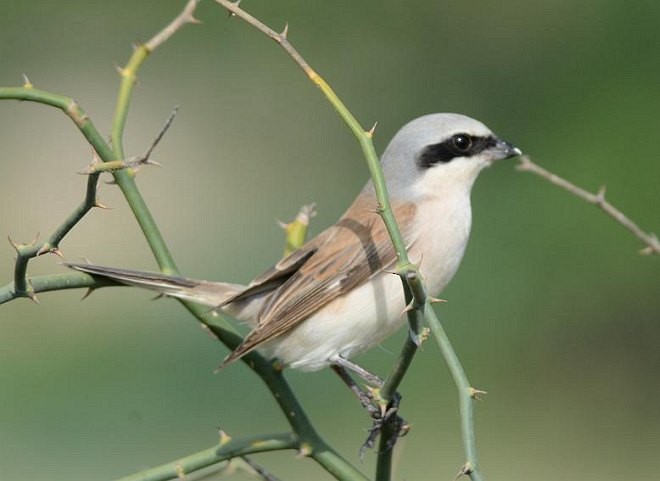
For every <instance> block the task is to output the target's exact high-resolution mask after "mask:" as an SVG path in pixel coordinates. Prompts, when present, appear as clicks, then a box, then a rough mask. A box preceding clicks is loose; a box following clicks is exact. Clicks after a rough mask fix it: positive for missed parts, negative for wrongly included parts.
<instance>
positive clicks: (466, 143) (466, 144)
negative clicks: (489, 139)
mask: <svg viewBox="0 0 660 481" xmlns="http://www.w3.org/2000/svg"><path fill="white" fill-rule="evenodd" d="M451 141H452V144H454V147H456V149H458V150H459V151H461V152H468V151H469V150H470V148H471V147H472V137H470V136H469V135H467V134H456V135H454V136H453V137H452V138H451Z"/></svg>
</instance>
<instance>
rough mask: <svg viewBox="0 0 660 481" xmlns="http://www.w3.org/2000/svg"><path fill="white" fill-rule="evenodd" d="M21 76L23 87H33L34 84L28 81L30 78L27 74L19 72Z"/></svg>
mask: <svg viewBox="0 0 660 481" xmlns="http://www.w3.org/2000/svg"><path fill="white" fill-rule="evenodd" d="M21 75H22V77H23V88H24V89H31V88H34V85H32V82H31V81H30V78H29V77H28V76H27V74H21Z"/></svg>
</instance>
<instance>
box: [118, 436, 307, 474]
mask: <svg viewBox="0 0 660 481" xmlns="http://www.w3.org/2000/svg"><path fill="white" fill-rule="evenodd" d="M298 448H299V441H298V438H297V437H296V435H295V434H293V433H284V434H274V435H271V436H255V437H252V438H243V439H231V440H229V441H227V442H221V443H220V444H219V445H216V446H213V447H211V448H208V449H204V450H203V451H199V452H197V453H194V454H190V455H188V456H185V457H183V458H181V459H178V460H176V461H172V462H170V463H166V464H163V465H161V466H157V467H155V468H151V469H147V470H145V471H142V472H139V473H135V474H132V475H130V476H126V477H123V478H121V479H118V480H117V481H167V480H169V479H173V478H175V479H176V478H180V477H181V475H184V476H185V475H186V474H190V473H193V472H195V471H198V470H200V469H203V468H206V467H209V466H213V465H214V464H217V463H220V462H222V461H226V460H228V459H232V458H235V457H239V456H245V455H247V454H252V453H265V452H269V451H282V450H285V449H298Z"/></svg>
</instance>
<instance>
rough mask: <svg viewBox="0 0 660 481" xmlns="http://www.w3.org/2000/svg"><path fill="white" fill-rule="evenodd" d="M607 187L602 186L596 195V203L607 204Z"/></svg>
mask: <svg viewBox="0 0 660 481" xmlns="http://www.w3.org/2000/svg"><path fill="white" fill-rule="evenodd" d="M606 190H607V189H606V187H605V186H604V185H601V186H600V189H598V193H597V194H596V202H598V203H599V204H602V203H604V202H605V191H606Z"/></svg>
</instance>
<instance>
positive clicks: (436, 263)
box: [409, 193, 472, 296]
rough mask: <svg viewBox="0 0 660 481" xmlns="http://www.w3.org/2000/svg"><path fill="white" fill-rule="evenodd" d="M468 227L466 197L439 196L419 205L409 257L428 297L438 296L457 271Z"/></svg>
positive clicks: (466, 239)
mask: <svg viewBox="0 0 660 481" xmlns="http://www.w3.org/2000/svg"><path fill="white" fill-rule="evenodd" d="M459 194H460V193H459ZM471 225H472V211H471V208H470V197H469V195H454V196H443V197H442V198H431V199H426V200H424V201H422V202H420V203H419V205H418V209H417V213H416V216H415V223H414V227H413V229H412V230H411V240H410V243H409V245H410V248H409V257H410V260H411V262H413V263H415V264H417V265H418V266H419V270H420V272H421V273H422V276H423V277H424V280H425V282H426V286H427V290H428V292H429V294H431V295H433V296H436V295H438V294H439V293H440V292H441V291H442V290H443V289H444V288H445V287H446V286H447V284H448V283H449V281H451V279H452V277H453V276H454V274H455V273H456V271H457V270H458V266H459V265H460V263H461V260H462V259H463V254H464V253H465V248H466V246H467V242H468V239H469V237H470V228H471Z"/></svg>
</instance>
